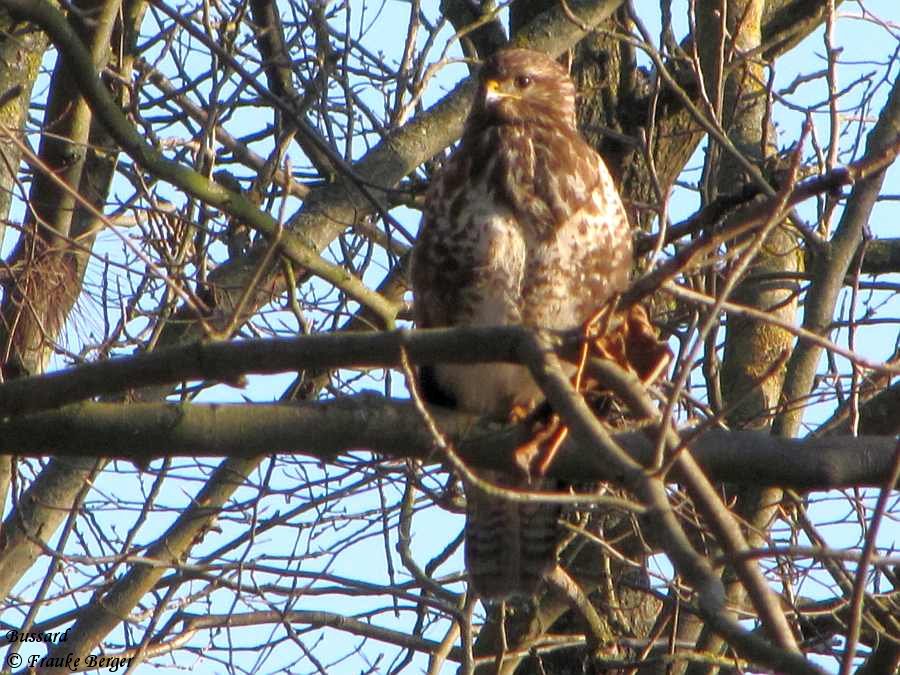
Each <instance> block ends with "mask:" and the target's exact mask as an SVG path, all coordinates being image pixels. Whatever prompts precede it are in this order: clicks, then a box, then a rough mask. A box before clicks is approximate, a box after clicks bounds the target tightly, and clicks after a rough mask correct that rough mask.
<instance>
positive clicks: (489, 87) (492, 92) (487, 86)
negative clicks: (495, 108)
mask: <svg viewBox="0 0 900 675" xmlns="http://www.w3.org/2000/svg"><path fill="white" fill-rule="evenodd" d="M510 96H511V94H510V93H509V92H506V91H503V85H502V84H501V83H500V81H499V80H485V81H484V101H485V103H496V102H497V101H499V100H501V99H504V98H509V97H510Z"/></svg>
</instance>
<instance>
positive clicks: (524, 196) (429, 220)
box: [411, 49, 632, 599]
mask: <svg viewBox="0 0 900 675" xmlns="http://www.w3.org/2000/svg"><path fill="white" fill-rule="evenodd" d="M575 96H576V91H575V85H574V84H573V82H572V80H571V79H570V78H569V76H568V74H567V72H566V70H565V69H564V68H563V67H562V66H560V65H559V64H558V63H557V62H556V61H554V60H553V59H552V58H550V57H549V56H547V55H545V54H542V53H540V52H535V51H530V50H525V49H504V50H501V51H499V52H497V53H496V54H495V55H493V56H492V57H491V58H489V59H488V60H487V61H486V62H485V63H484V64H483V65H482V67H481V70H480V73H479V86H478V92H477V95H476V98H475V102H474V105H473V107H472V110H471V113H470V114H469V117H468V119H467V121H466V124H465V129H464V132H463V136H462V139H461V141H460V143H459V146H458V147H457V148H456V150H455V151H454V152H453V153H452V155H451V156H450V157H449V159H448V160H447V161H446V162H445V164H444V165H443V167H442V168H441V170H440V171H439V172H438V173H437V174H436V175H435V176H434V179H433V181H432V183H431V186H430V188H429V190H428V192H427V196H426V200H425V208H424V212H423V219H422V224H421V227H420V230H419V235H418V239H417V242H416V245H415V248H414V251H413V259H412V271H411V279H412V287H413V294H414V303H415V304H414V316H415V320H416V323H417V325H418V327H420V328H434V327H449V326H491V325H516V324H522V325H525V326H530V327H534V328H540V329H553V330H565V329H573V328H577V327H579V326H581V325H582V324H584V322H586V321H587V320H588V319H589V318H590V317H591V316H593V315H594V314H595V312H596V311H597V309H598V308H600V307H602V306H603V305H604V303H606V302H607V301H608V300H609V299H610V298H611V296H613V295H614V294H616V293H618V292H620V291H621V290H622V289H624V287H625V286H626V284H627V283H628V279H629V275H630V271H631V265H632V241H631V232H630V226H629V223H628V218H627V216H626V214H625V210H624V208H623V206H622V201H621V199H620V197H619V194H618V192H617V190H616V187H615V184H614V183H613V180H612V177H611V176H610V174H609V171H608V170H607V168H606V165H605V164H604V163H603V160H602V159H601V158H600V156H599V155H598V154H597V153H596V152H595V151H594V149H593V148H591V146H590V145H588V144H587V142H585V140H584V139H583V138H582V136H581V135H580V133H579V131H578V128H577V125H576V119H575ZM419 385H420V390H421V391H422V394H423V396H424V397H425V399H426V400H427V401H428V402H430V403H434V404H444V405H450V406H454V407H456V408H458V409H460V410H463V411H468V412H473V413H479V414H482V415H485V416H491V417H494V418H498V419H504V418H508V417H509V415H510V413H511V411H512V410H514V409H519V410H521V409H526V410H527V409H529V408H533V407H534V406H535V405H536V404H538V403H540V402H541V401H542V399H543V395H542V393H541V391H540V389H539V388H538V387H537V385H536V383H535V382H534V380H533V379H532V378H531V375H530V374H529V372H528V370H527V369H526V368H524V367H523V366H519V365H514V364H503V363H494V364H479V365H458V364H443V365H441V364H436V365H433V366H425V367H423V368H421V369H420V373H419ZM486 477H487V478H489V479H490V480H493V481H494V482H499V483H500V484H504V485H507V486H513V487H515V486H520V487H521V486H522V481H523V479H522V478H519V479H515V478H511V477H509V476H501V475H499V474H494V473H488V474H487V475H486ZM532 487H534V486H532ZM465 490H466V502H467V514H466V515H467V522H466V567H467V570H468V574H469V583H470V585H471V586H473V587H474V590H475V591H476V592H477V593H478V595H480V596H481V597H482V598H487V599H503V598H507V597H510V596H515V595H525V596H529V595H533V594H534V593H535V592H536V590H537V587H538V584H539V583H540V581H541V579H542V577H543V576H544V574H545V573H546V572H547V571H549V570H550V569H551V568H552V567H553V566H554V565H555V564H556V556H557V551H556V548H557V546H558V544H559V540H560V531H559V524H558V519H559V515H560V509H559V508H558V507H556V506H554V505H551V504H547V503H539V502H521V501H512V500H506V499H503V498H501V497H498V496H496V495H494V496H491V495H488V494H485V493H484V492H483V491H481V490H479V489H477V487H476V486H474V485H465Z"/></svg>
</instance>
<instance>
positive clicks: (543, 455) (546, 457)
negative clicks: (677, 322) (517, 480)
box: [530, 303, 614, 477]
mask: <svg viewBox="0 0 900 675" xmlns="http://www.w3.org/2000/svg"><path fill="white" fill-rule="evenodd" d="M613 306H614V303H611V304H608V305H604V306H603V307H601V308H600V309H599V310H597V312H595V313H594V315H593V316H591V318H589V319H588V320H587V321H585V322H584V324H582V326H581V344H580V346H579V349H578V365H577V367H576V369H575V375H573V376H572V387H573V388H574V389H575V391H576V392H578V393H581V385H582V379H583V375H584V369H585V366H586V365H587V360H588V356H590V352H591V337H592V336H593V335H596V334H597V326H598V324H599V323H600V321H601V320H602V321H603V327H602V328H601V329H600V331H599V332H600V334H602V333H604V332H606V330H607V329H608V327H609V321H610V318H611V317H612V314H613V312H612V307H613ZM568 435H569V427H567V426H566V425H565V424H563V423H562V422H561V421H560V419H559V416H557V415H553V416H552V417H551V418H550V422H549V424H548V425H547V428H546V429H545V430H544V433H543V434H542V435H541V436H540V437H539V438H538V439H537V442H538V443H539V444H540V445H542V446H543V447H540V446H539V447H538V455H537V457H536V458H535V459H534V460H533V461H532V463H531V465H530V466H531V469H532V471H531V472H530V473H531V475H533V476H536V477H540V476H543V475H545V474H546V473H547V470H548V469H549V468H550V464H552V463H553V460H554V458H555V457H556V453H557V452H559V448H560V447H561V446H562V444H563V441H565V440H566V436H568Z"/></svg>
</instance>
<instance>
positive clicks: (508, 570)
mask: <svg viewBox="0 0 900 675" xmlns="http://www.w3.org/2000/svg"><path fill="white" fill-rule="evenodd" d="M537 487H547V486H537ZM561 511H562V509H561V507H560V505H558V504H547V503H541V502H519V501H511V500H508V499H503V498H501V497H495V496H491V495H487V494H485V493H484V492H483V491H482V490H480V489H478V488H477V487H475V486H473V485H466V569H467V571H468V573H469V585H470V587H471V588H472V589H474V591H475V592H476V593H477V594H478V595H479V596H480V597H482V598H484V599H489V600H502V599H505V598H509V597H511V596H533V595H534V594H535V593H536V592H537V588H538V585H539V584H540V582H541V579H542V578H543V577H544V575H545V574H546V573H547V572H549V571H550V570H551V569H552V568H553V566H554V565H555V564H556V556H557V552H556V549H557V546H558V545H559V542H560V540H561V538H562V532H561V526H560V524H559V518H560V515H561Z"/></svg>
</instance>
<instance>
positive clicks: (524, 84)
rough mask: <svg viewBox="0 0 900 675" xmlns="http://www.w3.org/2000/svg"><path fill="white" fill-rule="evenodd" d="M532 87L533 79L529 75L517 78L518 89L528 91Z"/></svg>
mask: <svg viewBox="0 0 900 675" xmlns="http://www.w3.org/2000/svg"><path fill="white" fill-rule="evenodd" d="M530 86H531V78H530V77H528V76H527V75H519V76H518V77H516V87H517V88H518V89H526V88H528V87H530Z"/></svg>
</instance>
